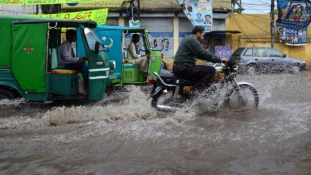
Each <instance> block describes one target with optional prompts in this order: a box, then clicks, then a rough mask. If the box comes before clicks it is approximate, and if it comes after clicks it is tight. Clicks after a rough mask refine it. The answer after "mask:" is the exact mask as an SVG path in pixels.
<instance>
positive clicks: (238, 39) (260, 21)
mask: <svg viewBox="0 0 311 175" xmlns="http://www.w3.org/2000/svg"><path fill="white" fill-rule="evenodd" d="M274 19H277V16H275V18H274ZM270 21H271V20H270V15H269V14H263V15H255V14H236V15H234V14H229V18H228V20H227V24H226V29H227V30H239V31H241V32H242V33H240V34H236V35H232V37H230V39H229V41H228V42H230V43H231V44H232V46H233V50H236V49H237V48H239V47H271V32H270V29H271V27H270ZM274 26H276V24H274ZM274 33H275V35H274V37H273V38H274V48H276V49H278V50H279V51H281V52H283V53H285V54H286V55H288V56H290V57H294V58H299V59H301V60H304V61H305V62H306V64H307V66H308V67H310V66H311V52H310V47H311V43H310V42H311V41H310V38H311V29H310V27H309V28H308V30H307V45H305V46H289V45H285V43H284V42H280V41H279V37H278V32H277V29H276V27H275V30H274Z"/></svg>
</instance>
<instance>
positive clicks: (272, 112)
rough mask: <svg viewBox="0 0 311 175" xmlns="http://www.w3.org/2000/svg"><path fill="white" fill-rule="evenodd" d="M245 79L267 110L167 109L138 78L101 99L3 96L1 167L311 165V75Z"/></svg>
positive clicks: (32, 170)
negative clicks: (154, 103) (123, 91)
mask: <svg viewBox="0 0 311 175" xmlns="http://www.w3.org/2000/svg"><path fill="white" fill-rule="evenodd" d="M238 81H245V82H249V83H252V84H253V85H254V86H255V87H256V88H257V90H258V92H259V96H260V103H259V108H258V110H247V109H227V108H225V109H223V110H222V111H220V112H217V113H208V114H202V115H201V114H200V115H199V114H198V113H197V112H196V107H192V108H185V109H181V110H179V111H176V112H174V113H162V112H157V111H156V110H154V109H153V108H151V107H150V103H151V100H150V99H149V100H146V98H147V95H146V94H145V93H143V92H141V90H140V88H139V87H136V86H128V89H129V90H130V91H131V93H130V95H129V96H128V97H127V98H126V97H124V96H122V95H120V96H119V97H118V98H116V97H111V98H112V99H110V101H109V100H104V101H101V102H96V103H88V102H87V103H64V104H62V103H58V102H45V103H30V102H27V101H25V100H17V101H6V102H4V101H1V102H0V109H1V111H3V115H2V116H3V117H1V118H0V129H1V130H0V152H1V154H0V174H107V175H108V174H109V175H111V174H133V175H134V174H135V175H137V174H165V175H166V174H213V175H214V174H216V175H217V174H228V175H229V174H245V175H249V174H311V141H310V138H311V137H310V136H311V132H310V130H309V128H310V127H309V126H310V124H311V121H310V114H311V107H310V106H311V92H310V90H309V89H311V83H310V82H311V75H310V74H309V73H308V72H307V73H303V74H298V75H291V74H271V75H269V74H268V75H258V76H246V75H244V76H238ZM114 98H115V99H114ZM116 99H117V100H116Z"/></svg>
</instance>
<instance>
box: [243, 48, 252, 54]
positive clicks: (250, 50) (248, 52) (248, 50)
mask: <svg viewBox="0 0 311 175" xmlns="http://www.w3.org/2000/svg"><path fill="white" fill-rule="evenodd" d="M243 56H253V49H247V50H246V51H245V52H244V54H243Z"/></svg>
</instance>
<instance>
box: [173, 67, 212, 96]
mask: <svg viewBox="0 0 311 175" xmlns="http://www.w3.org/2000/svg"><path fill="white" fill-rule="evenodd" d="M215 72H216V70H215V68H214V67H212V66H205V65H195V64H191V63H190V64H189V63H174V67H173V73H174V75H175V76H177V77H180V78H182V79H185V80H189V81H193V82H196V83H195V85H194V87H195V88H197V89H199V90H202V89H204V88H206V87H208V86H210V84H211V78H213V77H214V75H215Z"/></svg>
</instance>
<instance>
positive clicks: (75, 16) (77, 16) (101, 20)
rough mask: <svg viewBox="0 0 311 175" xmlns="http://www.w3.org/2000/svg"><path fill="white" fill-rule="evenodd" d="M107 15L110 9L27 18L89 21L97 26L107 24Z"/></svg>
mask: <svg viewBox="0 0 311 175" xmlns="http://www.w3.org/2000/svg"><path fill="white" fill-rule="evenodd" d="M107 15H108V9H101V10H89V11H81V12H72V13H58V14H45V15H27V16H34V17H44V18H60V19H71V20H88V21H95V22H96V23H97V24H106V19H107Z"/></svg>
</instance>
